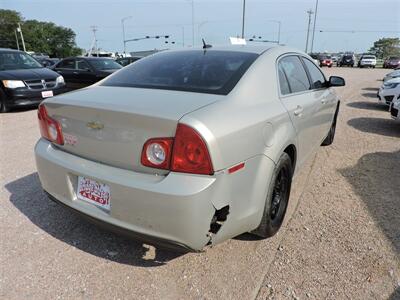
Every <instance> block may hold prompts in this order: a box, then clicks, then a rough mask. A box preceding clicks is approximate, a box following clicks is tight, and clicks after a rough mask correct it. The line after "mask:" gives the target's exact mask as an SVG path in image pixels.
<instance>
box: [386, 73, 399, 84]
mask: <svg viewBox="0 0 400 300" xmlns="http://www.w3.org/2000/svg"><path fill="white" fill-rule="evenodd" d="M397 77H400V70H395V71H393V72H390V73H388V74H386V75H385V77H383V82H386V81H388V80H390V79H393V78H397Z"/></svg>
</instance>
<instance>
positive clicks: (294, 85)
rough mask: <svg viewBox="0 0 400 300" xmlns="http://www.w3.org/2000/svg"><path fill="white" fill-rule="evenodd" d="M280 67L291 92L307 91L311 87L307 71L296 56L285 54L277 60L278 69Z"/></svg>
mask: <svg viewBox="0 0 400 300" xmlns="http://www.w3.org/2000/svg"><path fill="white" fill-rule="evenodd" d="M280 68H281V69H282V71H283V72H284V74H285V75H286V78H287V80H288V83H289V87H290V91H291V92H292V93H298V92H303V91H307V90H309V89H310V88H311V87H310V82H309V80H308V77H307V73H306V71H305V70H304V67H303V64H302V63H301V61H300V58H299V57H298V56H286V57H284V58H282V59H281V60H280V61H279V65H278V70H279V69H280ZM281 92H282V91H281ZM282 94H283V93H282Z"/></svg>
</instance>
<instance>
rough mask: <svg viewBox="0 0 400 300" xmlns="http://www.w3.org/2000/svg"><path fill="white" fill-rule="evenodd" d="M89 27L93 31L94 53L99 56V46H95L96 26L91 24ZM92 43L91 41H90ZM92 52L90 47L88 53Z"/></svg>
mask: <svg viewBox="0 0 400 300" xmlns="http://www.w3.org/2000/svg"><path fill="white" fill-rule="evenodd" d="M90 28H91V29H92V31H93V42H94V47H95V49H96V53H97V57H99V48H97V37H96V31H97V26H95V25H93V26H90ZM92 45H93V43H92ZM91 52H92V50H91V49H90V53H91Z"/></svg>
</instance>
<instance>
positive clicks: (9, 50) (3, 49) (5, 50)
mask: <svg viewBox="0 0 400 300" xmlns="http://www.w3.org/2000/svg"><path fill="white" fill-rule="evenodd" d="M0 52H23V53H25V52H24V51H21V50H17V49H10V48H0Z"/></svg>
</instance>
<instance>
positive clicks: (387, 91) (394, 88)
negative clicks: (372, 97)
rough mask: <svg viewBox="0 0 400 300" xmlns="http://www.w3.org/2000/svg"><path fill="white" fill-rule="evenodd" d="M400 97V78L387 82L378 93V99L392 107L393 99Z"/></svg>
mask: <svg viewBox="0 0 400 300" xmlns="http://www.w3.org/2000/svg"><path fill="white" fill-rule="evenodd" d="M399 95H400V77H397V78H393V79H390V80H387V81H386V82H384V83H383V85H382V86H381V87H380V89H379V91H378V99H379V101H381V102H382V103H384V104H387V105H390V104H391V103H392V101H393V99H397V98H398V97H399Z"/></svg>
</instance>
